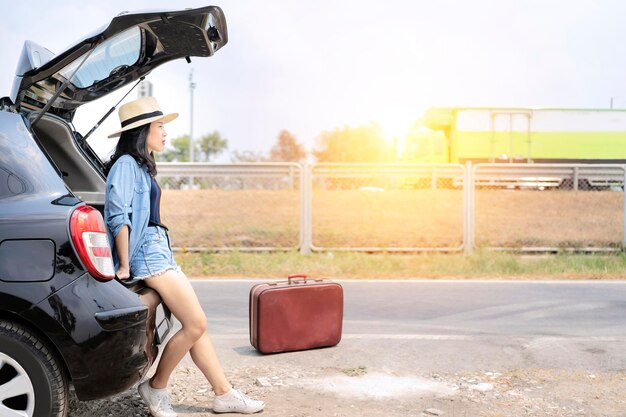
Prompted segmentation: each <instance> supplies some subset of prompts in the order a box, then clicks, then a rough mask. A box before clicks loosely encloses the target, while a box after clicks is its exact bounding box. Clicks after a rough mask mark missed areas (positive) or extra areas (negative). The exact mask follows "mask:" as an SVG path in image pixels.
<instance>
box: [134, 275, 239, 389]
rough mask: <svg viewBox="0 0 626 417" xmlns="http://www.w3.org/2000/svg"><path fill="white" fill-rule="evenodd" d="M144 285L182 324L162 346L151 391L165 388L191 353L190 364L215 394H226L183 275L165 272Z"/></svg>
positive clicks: (195, 299)
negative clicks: (156, 295) (157, 295)
mask: <svg viewBox="0 0 626 417" xmlns="http://www.w3.org/2000/svg"><path fill="white" fill-rule="evenodd" d="M145 282H146V284H147V285H148V286H149V287H150V288H153V289H155V290H156V291H157V292H158V293H159V295H161V298H162V299H163V301H164V302H165V304H167V307H168V308H169V309H170V311H171V312H172V314H174V316H175V317H176V318H177V319H178V321H180V323H181V325H182V328H181V329H180V330H179V331H178V332H176V334H175V335H174V336H172V338H171V339H170V340H169V341H168V342H167V344H166V345H165V349H164V350H163V354H162V355H161V359H160V360H159V364H158V365H157V370H156V372H155V374H154V376H153V377H152V380H151V383H150V385H151V386H152V387H153V388H165V387H166V386H167V381H168V380H169V377H170V375H171V374H172V372H173V371H174V369H175V368H176V365H178V364H179V363H180V361H181V360H182V359H183V357H184V356H185V354H186V353H187V352H189V351H191V357H192V359H193V361H194V362H195V363H196V365H197V366H198V368H200V370H201V371H202V373H203V374H204V375H205V376H206V378H207V380H208V381H209V383H210V384H211V386H212V387H213V390H214V391H215V393H216V395H220V394H223V393H225V392H228V390H230V388H231V386H230V383H229V382H228V380H227V379H226V376H225V375H224V371H223V370H222V367H221V365H220V362H219V360H218V358H217V355H216V353H215V350H214V349H213V345H212V343H211V340H210V338H209V335H208V334H207V332H206V315H205V314H204V311H203V310H202V307H201V306H200V302H199V301H198V297H197V296H196V293H195V291H194V289H193V287H192V286H191V283H190V282H189V280H188V279H187V277H186V276H185V274H184V273H182V272H178V273H177V272H175V271H168V272H166V273H165V274H163V275H159V276H156V277H152V278H148V279H146V281H145Z"/></svg>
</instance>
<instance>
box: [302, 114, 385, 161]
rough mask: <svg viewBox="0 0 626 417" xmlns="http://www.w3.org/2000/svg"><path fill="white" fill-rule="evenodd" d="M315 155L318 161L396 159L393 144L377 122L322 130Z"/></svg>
mask: <svg viewBox="0 0 626 417" xmlns="http://www.w3.org/2000/svg"><path fill="white" fill-rule="evenodd" d="M313 155H314V156H315V158H316V159H317V161H318V162H391V161H394V157H393V156H394V155H393V149H392V146H390V144H389V143H388V142H387V141H386V140H385V138H384V135H383V133H382V131H381V129H380V126H378V125H377V124H375V123H373V124H370V125H369V126H358V127H349V126H344V127H343V128H341V129H339V128H337V129H335V130H333V131H330V132H322V133H321V134H320V135H319V136H318V138H317V143H316V147H315V149H314V151H313Z"/></svg>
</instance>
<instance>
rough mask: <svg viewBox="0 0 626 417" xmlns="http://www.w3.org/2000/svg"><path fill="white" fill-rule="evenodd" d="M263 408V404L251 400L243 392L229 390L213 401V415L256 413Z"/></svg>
mask: <svg viewBox="0 0 626 417" xmlns="http://www.w3.org/2000/svg"><path fill="white" fill-rule="evenodd" d="M263 408H265V403H264V402H263V401H259V400H253V399H251V398H250V397H248V396H247V395H246V394H244V393H243V392H241V391H239V390H236V389H234V388H233V389H231V390H230V391H228V392H227V393H226V394H223V395H218V396H216V397H215V399H214V400H213V411H214V412H215V413H242V414H252V413H258V412H259V411H261V410H263Z"/></svg>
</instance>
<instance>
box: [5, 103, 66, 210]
mask: <svg viewBox="0 0 626 417" xmlns="http://www.w3.org/2000/svg"><path fill="white" fill-rule="evenodd" d="M44 190H45V191H48V190H54V191H55V192H58V191H60V190H65V185H64V184H63V180H62V179H61V178H60V177H59V174H58V173H57V172H56V171H55V170H54V168H53V167H52V165H50V162H49V161H48V159H47V158H46V156H45V155H44V154H43V153H42V152H41V149H39V146H37V144H36V143H35V141H34V139H33V137H32V136H31V135H30V133H29V132H28V130H27V129H26V126H25V125H24V121H23V120H22V118H21V116H18V115H15V114H10V113H0V200H2V199H5V198H10V197H15V196H19V195H20V194H30V193H38V192H42V191H44Z"/></svg>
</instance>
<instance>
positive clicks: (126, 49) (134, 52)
mask: <svg viewBox="0 0 626 417" xmlns="http://www.w3.org/2000/svg"><path fill="white" fill-rule="evenodd" d="M140 52H141V30H140V29H139V27H137V26H134V27H132V28H130V29H128V30H126V31H124V32H121V33H120V34H118V35H116V36H114V37H112V38H110V39H107V40H106V41H104V42H102V43H101V44H100V45H98V46H97V47H96V48H95V49H94V50H93V52H92V53H91V55H90V56H89V58H88V59H87V61H85V63H84V64H83V65H82V66H81V67H80V69H79V70H78V72H77V73H76V74H75V75H74V78H72V81H71V83H72V84H73V85H75V86H76V87H78V88H85V87H89V86H91V85H93V84H95V83H96V82H98V81H101V80H103V79H105V78H108V77H109V76H110V75H112V73H114V72H116V71H118V70H120V69H123V68H125V67H127V66H131V65H133V64H135V63H136V62H137V60H138V59H139V54H140ZM88 53H89V52H87V53H86V54H84V55H82V56H81V57H79V58H78V59H76V60H75V61H73V62H72V63H71V64H69V65H67V66H66V67H65V68H63V69H62V70H60V71H59V75H61V76H62V77H63V78H65V79H68V78H69V77H71V76H72V73H73V72H74V70H75V69H76V68H77V67H78V66H79V65H80V63H81V62H83V60H84V59H85V56H86V55H87V54H88Z"/></svg>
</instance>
